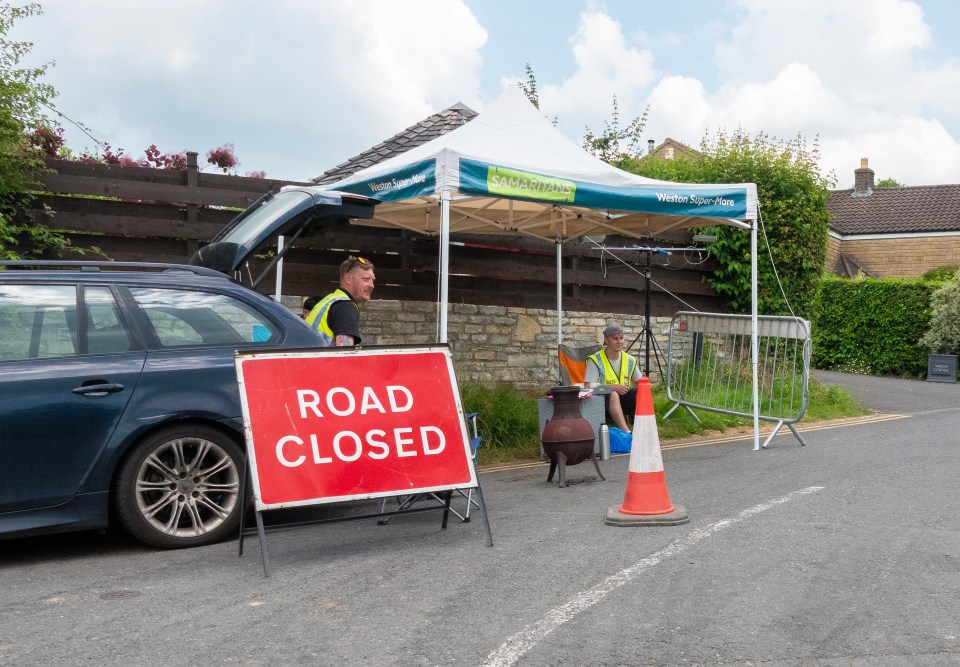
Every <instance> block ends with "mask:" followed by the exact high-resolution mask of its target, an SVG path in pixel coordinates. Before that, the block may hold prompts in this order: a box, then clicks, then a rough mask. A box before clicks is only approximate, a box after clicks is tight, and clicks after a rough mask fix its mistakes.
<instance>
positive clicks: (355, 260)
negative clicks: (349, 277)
mask: <svg viewBox="0 0 960 667" xmlns="http://www.w3.org/2000/svg"><path fill="white" fill-rule="evenodd" d="M347 262H349V263H348V264H347V271H350V270H352V269H354V268H356V267H358V266H367V265H368V264H370V262H368V261H367V260H365V259H364V258H363V257H354V256H352V255H351V256H350V257H347Z"/></svg>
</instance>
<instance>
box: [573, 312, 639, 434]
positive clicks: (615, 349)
mask: <svg viewBox="0 0 960 667" xmlns="http://www.w3.org/2000/svg"><path fill="white" fill-rule="evenodd" d="M624 344H625V339H624V337H623V327H621V326H620V325H619V324H611V325H609V326H608V327H607V328H606V329H604V330H603V349H602V350H600V351H599V352H597V353H596V354H593V355H591V356H590V357H588V358H587V372H586V375H585V377H584V380H585V381H587V382H590V383H594V382H599V383H600V384H605V385H608V386H609V387H610V389H611V390H612V391H611V392H610V394H609V395H608V396H607V420H608V421H612V422H613V423H614V424H616V425H617V428H620V429H623V430H624V431H627V432H628V433H629V432H630V428H629V427H628V426H627V420H626V417H625V416H624V414H629V415H630V416H631V417H632V416H633V414H634V413H635V412H636V410H637V382H638V381H639V380H640V363H639V362H638V361H637V360H636V359H635V358H634V357H632V356H631V355H629V354H627V353H625V352H623V347H624Z"/></svg>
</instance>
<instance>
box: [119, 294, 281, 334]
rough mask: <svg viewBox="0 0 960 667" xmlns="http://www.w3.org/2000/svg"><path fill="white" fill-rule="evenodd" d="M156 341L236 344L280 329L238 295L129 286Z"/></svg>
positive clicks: (277, 332) (276, 332) (274, 332)
mask: <svg viewBox="0 0 960 667" xmlns="http://www.w3.org/2000/svg"><path fill="white" fill-rule="evenodd" d="M130 293H131V295H132V296H133V298H134V299H135V300H136V302H137V303H138V304H139V305H140V308H141V309H142V310H143V312H144V313H145V314H146V316H147V319H148V320H149V321H150V325H151V326H152V327H153V330H154V332H155V333H156V336H157V340H158V341H159V342H160V345H161V346H163V347H165V348H169V347H188V346H195V345H237V344H241V343H268V342H276V341H278V340H279V339H280V332H279V331H278V330H277V328H276V327H275V326H274V325H273V323H271V322H270V321H269V320H268V319H266V318H265V317H263V316H262V315H261V314H260V313H258V312H257V311H256V310H255V309H253V308H252V307H250V306H248V305H247V304H246V303H244V302H242V301H240V300H239V299H234V298H233V297H230V296H227V295H225V294H217V293H214V292H200V291H192V290H178V289H153V288H131V289H130Z"/></svg>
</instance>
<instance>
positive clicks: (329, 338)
mask: <svg viewBox="0 0 960 667" xmlns="http://www.w3.org/2000/svg"><path fill="white" fill-rule="evenodd" d="M344 299H346V300H347V301H350V302H351V303H353V305H354V306H355V307H356V309H357V312H358V313H359V312H360V306H357V304H356V303H355V302H354V301H353V300H352V299H351V298H350V295H349V294H347V293H346V292H344V291H343V290H342V289H340V288H337V289H335V290H333V291H332V292H330V294H328V295H326V296H325V297H323V298H322V299H320V302H319V303H317V305H316V306H314V307H313V310H311V311H310V314H309V315H307V319H306V320H305V321H306V323H307V324H309V325H310V327H311V328H312V329H313V330H314V331H316V332H317V335H318V336H320V340H321V341H322V344H323V346H324V347H333V346H334V345H335V344H336V341H335V340H334V335H333V329H331V328H330V326H329V325H328V324H327V318H328V317H329V315H330V306H332V305H333V304H334V303H335V302H337V301H343V300H344Z"/></svg>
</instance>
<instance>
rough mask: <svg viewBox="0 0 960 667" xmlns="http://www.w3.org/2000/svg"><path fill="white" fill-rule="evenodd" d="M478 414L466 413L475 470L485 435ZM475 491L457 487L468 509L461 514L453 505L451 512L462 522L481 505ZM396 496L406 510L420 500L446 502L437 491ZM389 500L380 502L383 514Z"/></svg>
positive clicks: (401, 507) (382, 519)
mask: <svg viewBox="0 0 960 667" xmlns="http://www.w3.org/2000/svg"><path fill="white" fill-rule="evenodd" d="M478 415H479V413H478V412H471V413H469V414H466V415H464V419H465V420H466V422H467V425H468V428H467V435H468V436H469V438H470V453H471V455H472V458H473V467H474V470H476V467H477V460H478V458H479V455H480V454H479V450H480V443H481V442H483V437H481V436H479V435H477V416H478ZM473 491H474V490H473V489H467V490H466V491H464V490H462V489H456V492H457V493H458V494H460V495H461V496H463V497H464V498H466V499H467V509H466V510H465V511H464V513H463V514H460V512H458V511H457V510H455V509H453V508H452V507H451V508H450V513H451V514H453V515H454V516H456V517H457V518H458V519H460V521H461V522H462V523H467V522H469V521H470V508H471V507H477V508H479V507H480V505H479V504H478V503H477V501H476V500H474V499H473ZM396 498H397V503H398V504H399V506H398V507H397V511H400V510H404V509H406V508H408V507H410V506H411V505H412V504H413V503H415V502H417V501H420V500H430V501H433V502H436V503H438V504H440V505H443V504H445V500H444V498H443V497H442V496H440V495H438V494H436V493H414V494H412V495H409V496H396ZM387 500H388V499H387V498H384V499H383V502H381V503H380V513H381V514H382V513H384V512H386V511H387ZM389 520H390V517H389V516H386V517H383V518H381V519H377V523H379V524H381V525H383V524H385V523H387V522H388V521H389Z"/></svg>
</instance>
